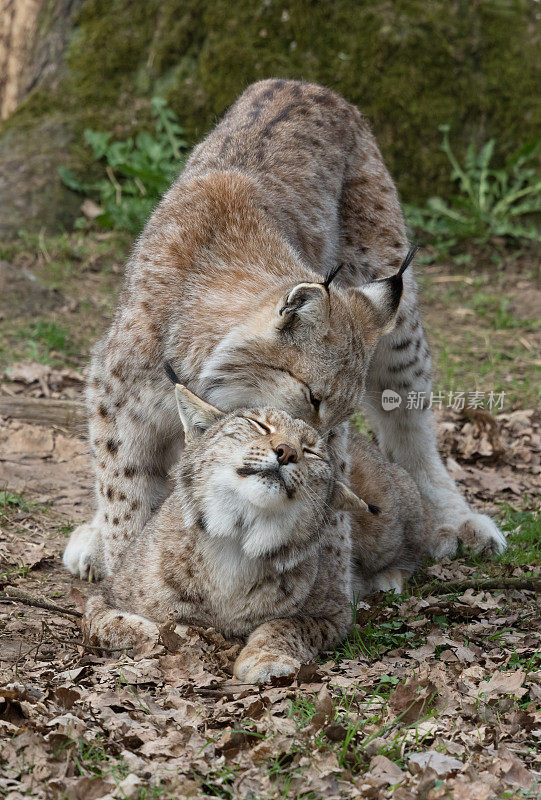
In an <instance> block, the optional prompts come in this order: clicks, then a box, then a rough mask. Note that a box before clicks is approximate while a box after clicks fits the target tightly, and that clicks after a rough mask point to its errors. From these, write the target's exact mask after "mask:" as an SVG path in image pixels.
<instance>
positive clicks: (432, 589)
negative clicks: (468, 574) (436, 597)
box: [417, 577, 541, 596]
mask: <svg viewBox="0 0 541 800" xmlns="http://www.w3.org/2000/svg"><path fill="white" fill-rule="evenodd" d="M417 588H418V589H419V590H420V592H422V595H423V596H425V595H426V594H427V593H428V594H454V593H455V592H462V591H465V590H466V589H479V590H480V591H484V590H491V589H526V590H528V591H530V592H541V578H533V577H530V578H501V577H500V578H485V579H482V580H466V581H449V582H448V583H439V582H438V583H428V584H425V585H424V586H419V587H417Z"/></svg>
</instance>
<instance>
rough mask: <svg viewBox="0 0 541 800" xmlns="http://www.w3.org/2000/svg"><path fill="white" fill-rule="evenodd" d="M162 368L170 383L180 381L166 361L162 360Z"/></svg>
mask: <svg viewBox="0 0 541 800" xmlns="http://www.w3.org/2000/svg"><path fill="white" fill-rule="evenodd" d="M163 368H164V369H165V374H166V375H167V377H168V378H169V380H170V381H171V383H174V384H177V383H180V381H179V379H178V375H177V374H176V372H175V370H174V369H173V367H172V366H171V364H170V363H169V362H168V361H165V362H164V364H163Z"/></svg>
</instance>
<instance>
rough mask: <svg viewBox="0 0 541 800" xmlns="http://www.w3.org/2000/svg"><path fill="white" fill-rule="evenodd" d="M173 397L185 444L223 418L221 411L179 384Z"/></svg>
mask: <svg viewBox="0 0 541 800" xmlns="http://www.w3.org/2000/svg"><path fill="white" fill-rule="evenodd" d="M175 397H176V398H177V407H178V413H179V416H180V419H181V422H182V425H183V427H184V436H185V437H186V441H187V442H191V441H193V440H194V439H197V437H198V436H201V434H202V433H204V432H205V431H206V430H207V428H210V426H211V425H213V424H214V423H215V422H217V421H218V420H219V419H220V418H221V417H223V416H224V413H223V411H219V410H218V409H217V408H214V406H211V405H210V404H209V403H205V401H204V400H201V398H200V397H197V395H195V394H193V392H190V390H189V389H186V387H185V386H182V384H180V383H177V385H176V386H175Z"/></svg>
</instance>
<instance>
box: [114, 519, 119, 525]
mask: <svg viewBox="0 0 541 800" xmlns="http://www.w3.org/2000/svg"><path fill="white" fill-rule="evenodd" d="M119 522H120V520H119V518H118V517H113V525H118V523H119Z"/></svg>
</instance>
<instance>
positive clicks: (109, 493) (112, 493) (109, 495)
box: [105, 486, 115, 500]
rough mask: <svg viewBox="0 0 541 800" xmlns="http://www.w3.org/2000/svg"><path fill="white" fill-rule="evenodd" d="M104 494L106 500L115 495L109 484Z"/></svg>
mask: <svg viewBox="0 0 541 800" xmlns="http://www.w3.org/2000/svg"><path fill="white" fill-rule="evenodd" d="M105 494H106V496H107V499H108V500H112V499H113V497H114V496H115V493H114V491H113V489H112V488H111V487H110V486H108V487H107V492H106V493H105Z"/></svg>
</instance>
